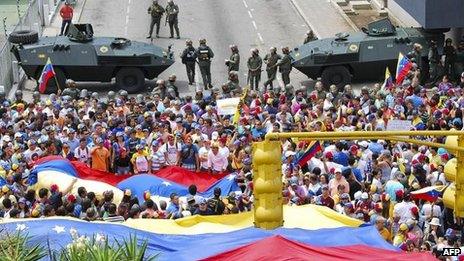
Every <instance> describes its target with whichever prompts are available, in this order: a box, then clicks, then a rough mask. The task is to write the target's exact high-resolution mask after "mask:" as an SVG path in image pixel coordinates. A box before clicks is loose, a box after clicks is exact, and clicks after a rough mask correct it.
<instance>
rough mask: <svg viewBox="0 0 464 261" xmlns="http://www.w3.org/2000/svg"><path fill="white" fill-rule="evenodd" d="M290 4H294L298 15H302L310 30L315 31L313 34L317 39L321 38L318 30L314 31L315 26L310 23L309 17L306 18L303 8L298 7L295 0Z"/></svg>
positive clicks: (291, 0)
mask: <svg viewBox="0 0 464 261" xmlns="http://www.w3.org/2000/svg"><path fill="white" fill-rule="evenodd" d="M290 2H291V3H292V6H293V7H294V8H295V9H296V12H297V13H298V15H300V17H301V18H302V19H303V21H304V22H305V24H306V25H307V26H308V27H309V29H310V30H313V33H314V35H315V36H316V37H317V38H320V37H321V35H320V34H319V32H318V31H317V30H316V29H314V26H313V25H312V24H311V23H310V22H309V20H308V17H306V15H305V14H304V12H303V9H301V7H300V6H299V5H298V3H297V2H296V1H295V0H290Z"/></svg>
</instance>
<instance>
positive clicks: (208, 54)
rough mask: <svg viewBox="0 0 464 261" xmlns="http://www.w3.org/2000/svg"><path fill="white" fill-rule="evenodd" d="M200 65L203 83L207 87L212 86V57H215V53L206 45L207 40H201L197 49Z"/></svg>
mask: <svg viewBox="0 0 464 261" xmlns="http://www.w3.org/2000/svg"><path fill="white" fill-rule="evenodd" d="M196 55H197V60H198V66H200V72H201V77H202V78H203V85H204V86H205V89H208V88H212V87H213V86H212V84H211V59H212V58H213V57H214V53H213V51H212V50H211V48H209V46H207V45H206V40H204V41H203V40H202V41H200V46H198V48H197V51H196Z"/></svg>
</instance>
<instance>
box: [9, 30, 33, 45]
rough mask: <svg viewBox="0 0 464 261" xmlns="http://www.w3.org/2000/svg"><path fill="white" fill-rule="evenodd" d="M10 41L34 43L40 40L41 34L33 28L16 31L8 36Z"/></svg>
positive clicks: (14, 42)
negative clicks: (32, 29)
mask: <svg viewBox="0 0 464 261" xmlns="http://www.w3.org/2000/svg"><path fill="white" fill-rule="evenodd" d="M8 41H9V42H10V43H13V44H32V43H36V42H38V41H39V34H38V33H37V32H36V31H31V30H21V31H15V32H12V33H11V34H10V35H9V36H8Z"/></svg>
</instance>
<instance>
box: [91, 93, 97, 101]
mask: <svg viewBox="0 0 464 261" xmlns="http://www.w3.org/2000/svg"><path fill="white" fill-rule="evenodd" d="M92 99H94V100H97V101H98V92H92Z"/></svg>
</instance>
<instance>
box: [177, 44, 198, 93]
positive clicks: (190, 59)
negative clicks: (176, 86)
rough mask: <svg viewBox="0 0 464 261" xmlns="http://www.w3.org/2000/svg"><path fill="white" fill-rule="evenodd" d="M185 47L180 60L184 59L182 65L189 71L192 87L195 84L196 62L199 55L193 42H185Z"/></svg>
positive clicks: (188, 75)
mask: <svg viewBox="0 0 464 261" xmlns="http://www.w3.org/2000/svg"><path fill="white" fill-rule="evenodd" d="M185 45H186V46H187V47H186V48H185V49H184V51H183V52H182V54H181V55H180V58H181V59H182V63H183V64H185V68H186V69H187V77H188V80H189V85H192V84H193V83H194V82H195V61H196V59H197V54H196V51H195V48H194V47H193V43H192V40H187V41H185Z"/></svg>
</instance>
